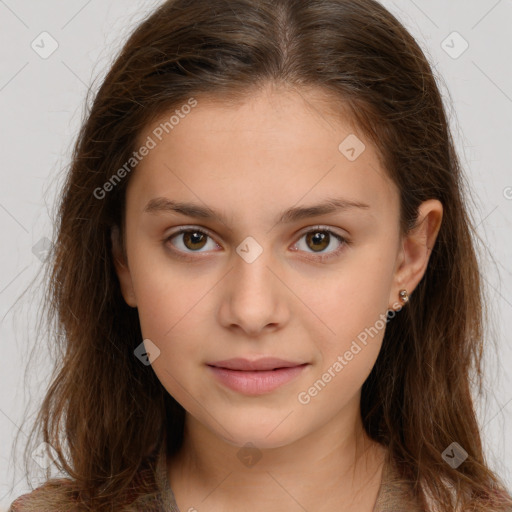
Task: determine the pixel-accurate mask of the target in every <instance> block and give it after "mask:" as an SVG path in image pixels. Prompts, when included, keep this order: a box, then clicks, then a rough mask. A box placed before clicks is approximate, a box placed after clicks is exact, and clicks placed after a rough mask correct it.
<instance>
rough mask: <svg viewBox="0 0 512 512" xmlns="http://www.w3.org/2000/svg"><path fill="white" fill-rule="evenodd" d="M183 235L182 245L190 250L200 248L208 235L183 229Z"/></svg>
mask: <svg viewBox="0 0 512 512" xmlns="http://www.w3.org/2000/svg"><path fill="white" fill-rule="evenodd" d="M182 235H183V245H185V247H186V248H187V249H190V250H191V251H195V250H197V249H202V248H203V247H204V245H205V244H206V239H207V237H208V235H206V234H204V233H201V232H200V231H185V232H184V233H182Z"/></svg>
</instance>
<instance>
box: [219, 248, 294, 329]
mask: <svg viewBox="0 0 512 512" xmlns="http://www.w3.org/2000/svg"><path fill="white" fill-rule="evenodd" d="M233 265H234V267H233V268H232V270H231V272H229V273H228V275H227V276H226V277H225V279H224V282H223V288H222V295H221V297H222V299H221V304H220V307H219V309H218V315H219V322H220V324H221V325H222V326H223V327H225V328H228V329H231V330H237V329H238V330H240V331H242V332H243V333H245V334H246V335H247V336H251V337H254V336H258V335H261V334H263V333H264V332H267V331H269V330H278V329H281V328H282V327H283V326H284V325H285V324H286V323H287V322H288V321H289V318H290V307H289V302H288V301H289V300H291V295H292V294H291V292H290V291H289V290H288V289H287V287H286V285H285V284H284V283H283V280H282V279H283V278H282V277H281V278H280V274H282V272H280V268H281V267H280V265H279V264H278V263H277V262H276V260H275V259H274V258H272V256H271V251H270V249H265V250H263V252H262V253H261V254H260V255H259V256H258V257H257V258H256V259H255V260H254V261H252V262H251V260H250V259H247V260H246V259H244V258H243V257H241V256H239V254H238V253H234V255H233Z"/></svg>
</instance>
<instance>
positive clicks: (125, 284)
mask: <svg viewBox="0 0 512 512" xmlns="http://www.w3.org/2000/svg"><path fill="white" fill-rule="evenodd" d="M120 238H121V237H120V233H119V227H118V226H112V229H111V232H110V239H111V241H112V258H113V261H114V267H115V269H116V274H117V277H118V279H119V285H120V286H121V293H122V295H123V298H124V300H125V302H126V303H127V304H128V305H129V306H131V307H132V308H135V307H137V301H136V299H135V292H134V290H133V283H132V277H131V273H130V269H129V267H128V262H127V261H126V257H125V255H124V252H123V249H122V244H121V240H120Z"/></svg>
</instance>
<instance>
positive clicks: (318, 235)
mask: <svg viewBox="0 0 512 512" xmlns="http://www.w3.org/2000/svg"><path fill="white" fill-rule="evenodd" d="M330 239H331V238H330V234H329V233H328V232H327V231H310V232H309V233H307V235H306V243H307V244H308V247H310V248H311V249H313V250H314V251H315V252H317V251H323V250H324V249H326V248H327V247H329V242H330Z"/></svg>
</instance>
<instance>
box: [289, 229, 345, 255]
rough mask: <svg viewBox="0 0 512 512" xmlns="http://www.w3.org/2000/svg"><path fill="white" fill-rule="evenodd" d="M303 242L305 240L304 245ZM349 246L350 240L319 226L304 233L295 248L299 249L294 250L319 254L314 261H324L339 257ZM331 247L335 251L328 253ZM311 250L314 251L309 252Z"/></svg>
mask: <svg viewBox="0 0 512 512" xmlns="http://www.w3.org/2000/svg"><path fill="white" fill-rule="evenodd" d="M302 240H304V243H301V241H302ZM347 245H349V242H348V240H346V239H345V238H344V237H342V236H341V235H338V234H337V233H335V232H334V231H332V230H330V229H327V228H323V227H322V226H317V227H315V229H310V230H309V231H308V232H306V233H303V235H302V236H301V238H300V239H299V241H298V242H297V243H296V244H295V246H294V247H298V249H294V250H301V251H304V252H306V253H309V254H313V255H315V254H318V256H313V259H319V260H321V261H324V260H326V259H328V258H331V257H334V256H337V255H338V254H339V253H340V252H341V251H342V250H343V249H344V248H345V246H347ZM329 247H330V248H331V249H333V250H330V251H326V249H328V248H329ZM309 248H311V249H312V250H311V251H308V249H309Z"/></svg>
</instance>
